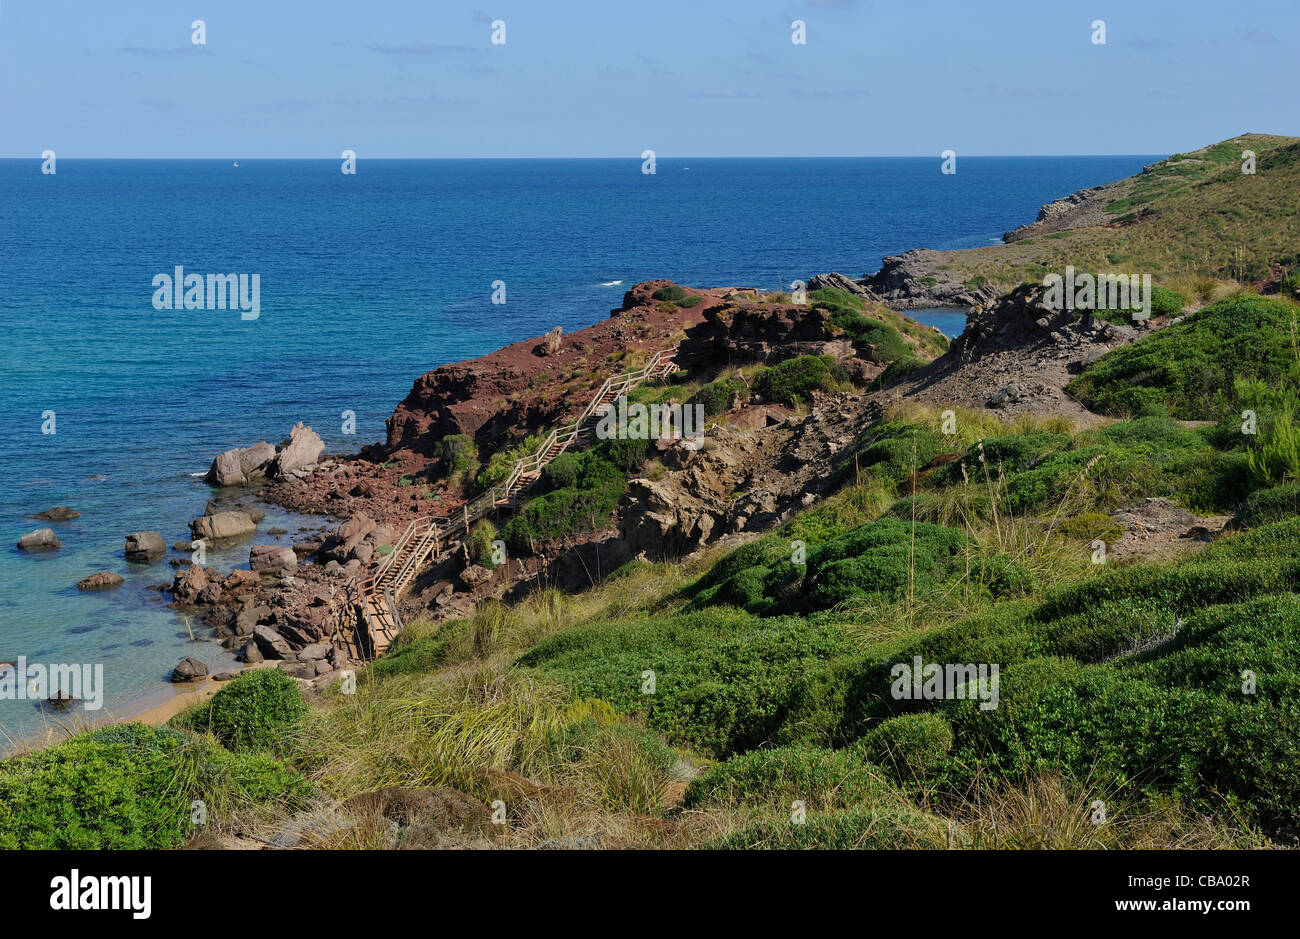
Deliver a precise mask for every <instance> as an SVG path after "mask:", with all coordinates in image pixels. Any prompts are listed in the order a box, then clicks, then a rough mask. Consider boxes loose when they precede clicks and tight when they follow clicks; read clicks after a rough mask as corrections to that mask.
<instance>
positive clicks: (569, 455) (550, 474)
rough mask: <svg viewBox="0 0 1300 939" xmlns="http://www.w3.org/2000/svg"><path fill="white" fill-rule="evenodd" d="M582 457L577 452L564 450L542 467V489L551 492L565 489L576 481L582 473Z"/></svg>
mask: <svg viewBox="0 0 1300 939" xmlns="http://www.w3.org/2000/svg"><path fill="white" fill-rule="evenodd" d="M582 465H583V458H582V455H581V454H579V453H575V452H574V451H572V450H566V451H565V452H563V453H561V454H560V455H559V456H557V457H556V458H555V459H553V460H551V462H549V463H547V464H546V466H544V467H543V468H542V480H541V481H542V489H543V491H545V492H551V491H554V490H556V489H567V488H568V487H570V486H572V485H574V484H575V483H577V481H578V476H579V475H580V474H581V473H582Z"/></svg>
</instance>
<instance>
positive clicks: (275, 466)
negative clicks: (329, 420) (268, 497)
mask: <svg viewBox="0 0 1300 939" xmlns="http://www.w3.org/2000/svg"><path fill="white" fill-rule="evenodd" d="M323 452H325V441H323V440H321V439H320V434H318V433H316V431H314V430H312V429H311V428H310V427H308V426H307V425H306V424H304V423H303V422H302V421H299V422H298V423H297V424H295V425H294V426H293V428H292V429H291V430H290V431H289V442H288V443H286V444H285V445H284V446H283V447H282V448H281V449H280V452H279V453H277V454H276V457H275V459H274V460H272V461H271V472H270V475H271V476H273V477H276V478H277V479H280V478H283V477H285V476H288V475H289V474H290V473H293V472H296V471H297V470H300V469H302V468H303V467H306V466H312V465H314V464H315V463H316V461H317V460H318V459H320V455H321V454H322V453H323Z"/></svg>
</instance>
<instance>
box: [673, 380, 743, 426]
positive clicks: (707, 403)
mask: <svg viewBox="0 0 1300 939" xmlns="http://www.w3.org/2000/svg"><path fill="white" fill-rule="evenodd" d="M735 395H740V396H741V399H742V400H746V401H747V400H749V388H748V386H746V385H745V383H744V382H743V381H739V380H736V379H731V378H719V379H718V380H717V381H713V382H709V384H707V385H705V386H704V387H703V388H701V389H700V390H699V391H697V392H695V394H693V395H691V397H690V398H688V399H687V401H686V404H687V405H688V406H691V405H696V404H701V405H703V406H704V416H705V417H717V416H718V415H719V414H725V413H726V412H727V411H728V410H729V409H730V407H731V399H732V397H733V396H735Z"/></svg>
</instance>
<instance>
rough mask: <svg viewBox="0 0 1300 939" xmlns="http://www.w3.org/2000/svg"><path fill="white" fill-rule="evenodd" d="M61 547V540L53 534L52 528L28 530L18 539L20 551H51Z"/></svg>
mask: <svg viewBox="0 0 1300 939" xmlns="http://www.w3.org/2000/svg"><path fill="white" fill-rule="evenodd" d="M61 547H63V542H61V541H60V540H59V539H58V538H57V537H56V536H55V534H54V531H53V529H50V528H38V529H36V531H29V532H28V533H27V534H25V535H23V536H22V537H21V538H19V539H18V549H19V550H20V551H52V550H54V549H55V548H61Z"/></svg>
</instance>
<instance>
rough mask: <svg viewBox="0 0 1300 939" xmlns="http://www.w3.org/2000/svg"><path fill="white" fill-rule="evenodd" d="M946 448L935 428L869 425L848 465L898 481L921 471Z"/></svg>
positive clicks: (888, 424) (889, 424)
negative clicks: (865, 437) (866, 433)
mask: <svg viewBox="0 0 1300 939" xmlns="http://www.w3.org/2000/svg"><path fill="white" fill-rule="evenodd" d="M945 447H946V441H945V439H944V437H943V436H942V435H941V434H940V433H939V432H938V430H937V429H934V428H931V427H927V426H923V425H920V424H907V423H903V422H899V421H888V422H886V423H883V424H880V425H878V426H876V427H874V428H872V429H871V430H870V431H869V432H868V437H867V439H866V440H865V441H864V442H863V444H862V447H861V449H860V450H858V452H857V455H856V459H854V460H852V461H849V463H848V465H850V466H852V467H856V468H857V469H858V470H859V471H862V472H866V473H869V474H870V475H872V476H875V477H878V478H880V479H887V480H889V481H890V482H894V483H901V482H902V481H903V480H905V479H906V478H907V477H909V476H911V475H912V473H914V472H917V471H919V470H921V469H922V468H923V467H924V466H925V465H926V464H928V463H929V462H930V461H931V460H933V459H934V458H935V457H936V456H938V455H939V454H940V453H943V452H944V450H945Z"/></svg>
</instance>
